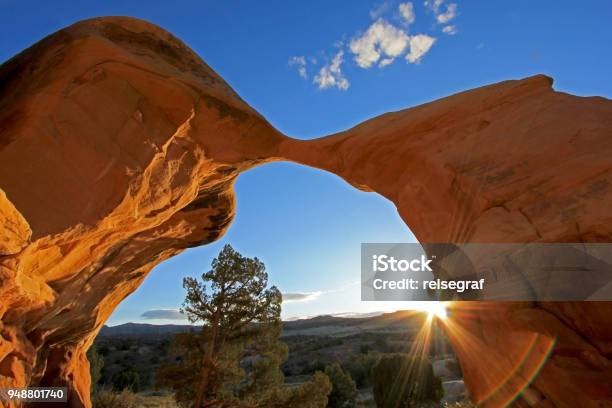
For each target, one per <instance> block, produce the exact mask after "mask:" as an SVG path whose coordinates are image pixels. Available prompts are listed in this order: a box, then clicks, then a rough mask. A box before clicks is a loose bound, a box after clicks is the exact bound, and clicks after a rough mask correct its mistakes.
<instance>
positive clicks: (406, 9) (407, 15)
mask: <svg viewBox="0 0 612 408" xmlns="http://www.w3.org/2000/svg"><path fill="white" fill-rule="evenodd" d="M398 8H399V12H400V16H401V17H402V19H403V20H404V23H405V24H407V25H408V24H412V23H414V20H415V19H416V15H415V14H414V5H413V4H412V3H411V2H407V3H400V5H399V6H398Z"/></svg>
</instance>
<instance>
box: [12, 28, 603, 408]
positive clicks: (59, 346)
mask: <svg viewBox="0 0 612 408" xmlns="http://www.w3.org/2000/svg"><path fill="white" fill-rule="evenodd" d="M551 85H552V80H551V79H550V78H547V77H544V76H536V77H532V78H527V79H524V80H520V81H507V82H502V83H499V84H495V85H491V86H488V87H484V88H479V89H476V90H473V91H468V92H464V93H461V94H457V95H453V96H450V97H448V98H444V99H442V100H438V101H435V102H432V103H429V104H425V105H422V106H418V107H415V108H412V109H407V110H403V111H399V112H394V113H388V114H385V115H382V116H380V117H377V118H374V119H371V120H368V121H366V122H364V123H363V124H361V125H359V126H357V127H355V128H353V129H350V130H347V131H345V132H341V133H339V134H336V135H332V136H328V137H325V138H322V139H318V140H312V141H297V140H294V139H290V138H288V137H286V136H284V135H282V134H280V133H279V132H278V131H276V130H275V129H274V128H273V127H272V126H271V125H270V124H269V123H268V122H267V121H266V120H265V119H264V118H262V117H261V116H260V115H259V114H258V113H257V112H255V111H254V110H253V109H251V108H250V107H249V106H248V105H247V104H246V103H245V102H244V101H242V100H241V99H240V97H239V96H238V95H236V94H235V93H234V92H233V91H232V90H231V88H230V87H229V86H228V85H227V84H226V83H225V82H224V81H223V80H222V79H221V78H220V77H219V76H218V75H217V74H216V73H214V72H213V71H212V70H211V69H210V68H209V67H208V66H207V65H206V64H205V63H204V62H203V61H202V60H201V59H200V58H199V57H198V56H197V55H195V54H194V53H193V52H192V51H191V50H189V49H188V48H187V47H186V46H185V45H184V44H182V43H181V42H180V41H179V40H177V39H176V38H174V37H173V36H172V35H170V34H169V33H167V32H165V31H163V30H162V29H160V28H158V27H155V26H153V25H151V24H149V23H146V22H143V21H140V20H136V19H131V18H121V17H109V18H99V19H93V20H87V21H84V22H81V23H77V24H75V25H73V26H71V27H68V28H66V29H64V30H61V31H59V32H57V33H55V34H53V35H51V36H49V37H47V38H45V39H44V40H42V41H41V42H39V43H37V44H36V45H34V46H33V47H31V48H30V49H28V50H26V51H24V52H23V53H21V54H19V55H18V56H16V57H15V58H13V59H12V60H10V61H8V62H7V63H5V64H4V65H2V67H1V68H0V188H1V189H2V194H0V219H1V220H2V222H1V224H0V279H1V286H0V299H1V300H0V317H1V319H2V323H1V325H0V334H1V337H0V387H1V386H9V385H11V386H24V385H27V384H45V385H57V384H66V385H67V386H68V387H69V388H70V389H71V390H72V391H73V392H72V395H71V400H70V406H73V407H81V406H89V405H90V403H89V396H88V392H89V376H88V363H87V360H86V358H85V355H84V353H85V351H86V350H87V348H88V347H89V345H90V344H91V342H92V341H93V339H94V337H95V335H96V334H97V332H98V330H99V329H100V328H101V326H102V325H103V323H104V321H105V320H106V318H107V317H108V316H109V315H110V313H111V312H112V310H113V309H114V308H115V307H116V306H117V304H118V303H119V302H120V301H121V300H122V299H123V298H124V297H125V296H127V295H128V294H129V293H131V292H132V291H133V290H134V289H135V288H136V287H137V286H138V285H139V284H140V282H142V280H143V279H144V278H145V276H146V275H147V273H148V272H149V271H150V270H151V269H152V267H153V266H154V265H156V264H157V263H159V262H161V261H162V260H164V259H167V258H168V257H171V256H172V255H175V254H177V253H178V252H180V251H181V250H183V249H185V248H188V247H191V246H196V245H202V244H205V243H207V242H211V241H214V240H215V239H217V238H218V237H219V236H220V235H221V234H222V233H223V232H224V231H225V229H226V228H227V227H228V225H229V223H230V222H231V220H232V217H233V212H234V196H233V192H232V185H233V182H234V180H235V178H236V177H237V175H238V174H239V173H240V172H242V171H245V170H248V169H249V168H252V167H253V166H256V165H260V164H264V163H266V162H270V161H275V160H289V161H294V162H297V163H302V164H305V165H309V166H314V167H318V168H321V169H325V170H328V171H331V172H333V173H335V174H337V175H339V176H341V177H343V178H344V179H345V180H347V181H348V182H349V183H351V184H353V185H354V186H356V187H357V188H360V189H364V190H373V191H377V192H378V193H380V194H382V195H383V196H385V197H387V198H388V199H390V200H391V201H393V202H394V203H395V205H396V206H397V208H398V210H399V212H400V214H401V216H402V218H403V219H404V220H405V221H406V222H407V223H408V225H409V226H410V228H411V230H412V231H413V232H414V234H415V235H416V237H417V238H418V239H419V240H420V241H422V242H434V241H438V242H440V241H456V242H526V241H542V242H610V241H611V240H612V213H610V211H609V207H610V203H612V189H611V187H610V185H611V184H610V183H611V180H612V173H611V168H612V159H611V157H612V156H611V153H612V138H611V137H610V136H611V134H612V102H610V101H609V100H607V99H604V98H598V97H593V98H579V97H576V96H572V95H567V94H563V93H559V92H555V91H553V89H552V86H551ZM611 310H612V307H611V306H610V303H546V304H543V303H539V304H527V303H522V304H518V303H513V304H497V305H487V307H481V306H479V305H473V304H472V305H471V304H462V305H461V307H460V308H458V309H457V310H456V311H455V313H454V315H453V317H452V319H451V320H452V321H453V322H454V324H455V328H454V330H456V332H454V333H453V332H450V333H449V334H450V337H451V340H452V341H453V343H454V347H455V350H456V351H457V353H458V355H459V358H460V360H461V365H462V368H463V370H464V373H465V380H466V384H467V386H468V388H469V389H470V391H471V392H472V394H473V396H474V397H475V398H476V399H477V400H479V401H482V405H483V406H499V405H500V404H503V403H506V402H508V401H509V400H511V399H512V398H514V397H515V395H516V392H517V391H518V390H520V389H521V388H524V387H526V386H527V387H528V389H527V390H526V391H525V392H524V393H523V397H521V399H519V400H516V401H515V404H516V405H517V406H527V405H532V406H541V407H553V406H558V407H576V406H607V405H610V404H611V401H612V388H611V385H610V384H612V366H611V362H610V359H611V358H612V313H610V311H611ZM549 354H550V358H548V359H544V357H548V355H549ZM483 356H488V358H484V359H483ZM490 361H494V362H495V364H496V365H495V366H489V364H490ZM542 364H543V366H542ZM538 371H539V375H537V376H535V375H534V374H535V373H536V372H538Z"/></svg>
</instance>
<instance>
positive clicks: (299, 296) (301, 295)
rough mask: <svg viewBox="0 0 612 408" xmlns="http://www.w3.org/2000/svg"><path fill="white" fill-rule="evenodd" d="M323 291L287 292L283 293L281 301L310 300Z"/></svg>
mask: <svg viewBox="0 0 612 408" xmlns="http://www.w3.org/2000/svg"><path fill="white" fill-rule="evenodd" d="M322 293H323V292H289V293H283V303H290V302H310V301H311V300H315V299H317V298H318V297H319V296H321V294H322Z"/></svg>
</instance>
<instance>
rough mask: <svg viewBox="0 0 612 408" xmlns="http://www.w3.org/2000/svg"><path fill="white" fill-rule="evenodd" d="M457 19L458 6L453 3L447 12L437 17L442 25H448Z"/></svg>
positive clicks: (447, 7) (447, 8)
mask: <svg viewBox="0 0 612 408" xmlns="http://www.w3.org/2000/svg"><path fill="white" fill-rule="evenodd" d="M455 17H457V4H456V3H451V4H449V5H447V6H446V11H445V12H444V13H439V14H437V15H436V19H437V20H438V23H440V24H446V23H448V22H449V21H451V20H452V19H454V18H455Z"/></svg>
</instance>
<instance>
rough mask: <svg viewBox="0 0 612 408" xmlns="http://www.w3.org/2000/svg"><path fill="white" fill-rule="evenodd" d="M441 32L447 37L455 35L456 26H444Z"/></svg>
mask: <svg viewBox="0 0 612 408" xmlns="http://www.w3.org/2000/svg"><path fill="white" fill-rule="evenodd" d="M442 32H443V33H446V34H448V35H455V34H457V26H454V25H452V24H451V25H447V26H444V28H443V29H442Z"/></svg>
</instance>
